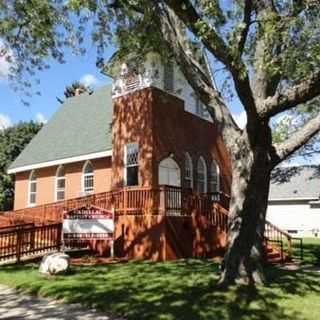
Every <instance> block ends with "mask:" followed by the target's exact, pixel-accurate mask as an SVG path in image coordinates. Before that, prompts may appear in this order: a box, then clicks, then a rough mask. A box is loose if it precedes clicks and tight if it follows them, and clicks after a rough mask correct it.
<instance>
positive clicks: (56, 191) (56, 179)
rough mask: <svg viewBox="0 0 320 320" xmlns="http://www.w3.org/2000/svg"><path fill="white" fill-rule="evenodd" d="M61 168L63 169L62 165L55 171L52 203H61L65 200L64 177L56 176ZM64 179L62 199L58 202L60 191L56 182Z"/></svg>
mask: <svg viewBox="0 0 320 320" xmlns="http://www.w3.org/2000/svg"><path fill="white" fill-rule="evenodd" d="M61 168H63V165H60V166H59V167H58V168H57V171H56V176H55V180H54V201H63V200H64V199H65V198H66V176H65V174H64V176H62V177H61V176H58V173H59V171H60V170H61ZM62 179H64V183H65V184H64V189H63V191H64V198H63V199H60V200H58V191H62V189H58V181H59V180H62Z"/></svg>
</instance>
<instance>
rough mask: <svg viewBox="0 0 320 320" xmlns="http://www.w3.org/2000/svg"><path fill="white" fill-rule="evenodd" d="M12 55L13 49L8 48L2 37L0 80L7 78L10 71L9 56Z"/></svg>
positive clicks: (0, 46) (0, 42)
mask: <svg viewBox="0 0 320 320" xmlns="http://www.w3.org/2000/svg"><path fill="white" fill-rule="evenodd" d="M11 55H12V52H11V50H7V49H6V48H5V46H4V43H3V41H2V40H1V39H0V80H1V79H6V78H7V76H8V75H9V73H10V62H9V61H8V58H9V57H10V56H11Z"/></svg>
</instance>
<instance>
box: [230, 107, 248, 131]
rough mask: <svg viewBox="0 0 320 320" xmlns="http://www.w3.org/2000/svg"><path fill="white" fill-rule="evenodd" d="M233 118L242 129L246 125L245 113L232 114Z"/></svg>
mask: <svg viewBox="0 0 320 320" xmlns="http://www.w3.org/2000/svg"><path fill="white" fill-rule="evenodd" d="M233 118H234V120H235V122H236V123H237V125H238V126H239V127H240V128H241V129H243V128H244V127H245V126H246V124H247V114H246V113H245V111H242V112H240V113H234V114H233Z"/></svg>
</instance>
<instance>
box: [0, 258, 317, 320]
mask: <svg viewBox="0 0 320 320" xmlns="http://www.w3.org/2000/svg"><path fill="white" fill-rule="evenodd" d="M267 273H268V277H269V279H270V280H271V282H270V285H268V286H266V287H263V288H262V287H261V288H258V289H254V288H247V287H245V286H240V285H238V286H234V287H233V288H232V289H231V290H230V291H227V292H223V291H220V290H218V289H217V288H216V287H215V285H216V283H217V279H218V276H219V272H218V266H217V264H214V263H213V262H211V261H208V260H184V261H177V262H163V263H150V262H129V263H125V264H110V265H100V266H94V267H93V266H82V267H80V266H78V267H72V271H71V273H70V274H68V275H65V276H57V277H53V278H49V279H47V278H44V277H42V276H40V275H39V273H38V266H37V265H36V264H27V265H15V266H6V267H1V268H0V283H3V284H6V285H9V286H12V287H16V288H18V289H20V290H22V291H27V292H30V293H32V294H36V295H41V296H50V297H54V298H58V299H64V300H65V301H66V302H81V303H82V304H84V305H87V306H90V307H92V306H93V307H97V308H99V309H102V310H105V311H109V312H111V313H113V314H116V315H124V316H125V317H126V318H127V319H139V320H144V319H152V320H153V319H155V320H160V319H179V320H187V319H210V320H212V319H219V320H223V319H235V320H238V319H250V320H255V319H263V320H267V319H277V320H278V319H289V320H309V319H310V320H317V319H319V317H320V302H319V301H320V273H317V272H314V271H313V272H311V271H307V270H304V271H302V270H298V271H285V270H280V269H277V268H269V269H268V270H267Z"/></svg>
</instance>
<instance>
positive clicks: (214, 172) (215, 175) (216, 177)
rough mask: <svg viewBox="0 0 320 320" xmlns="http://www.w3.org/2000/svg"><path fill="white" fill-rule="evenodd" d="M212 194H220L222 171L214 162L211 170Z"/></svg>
mask: <svg viewBox="0 0 320 320" xmlns="http://www.w3.org/2000/svg"><path fill="white" fill-rule="evenodd" d="M210 192H220V169H219V166H218V164H217V163H216V162H215V161H214V160H213V161H212V162H211V168H210Z"/></svg>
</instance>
